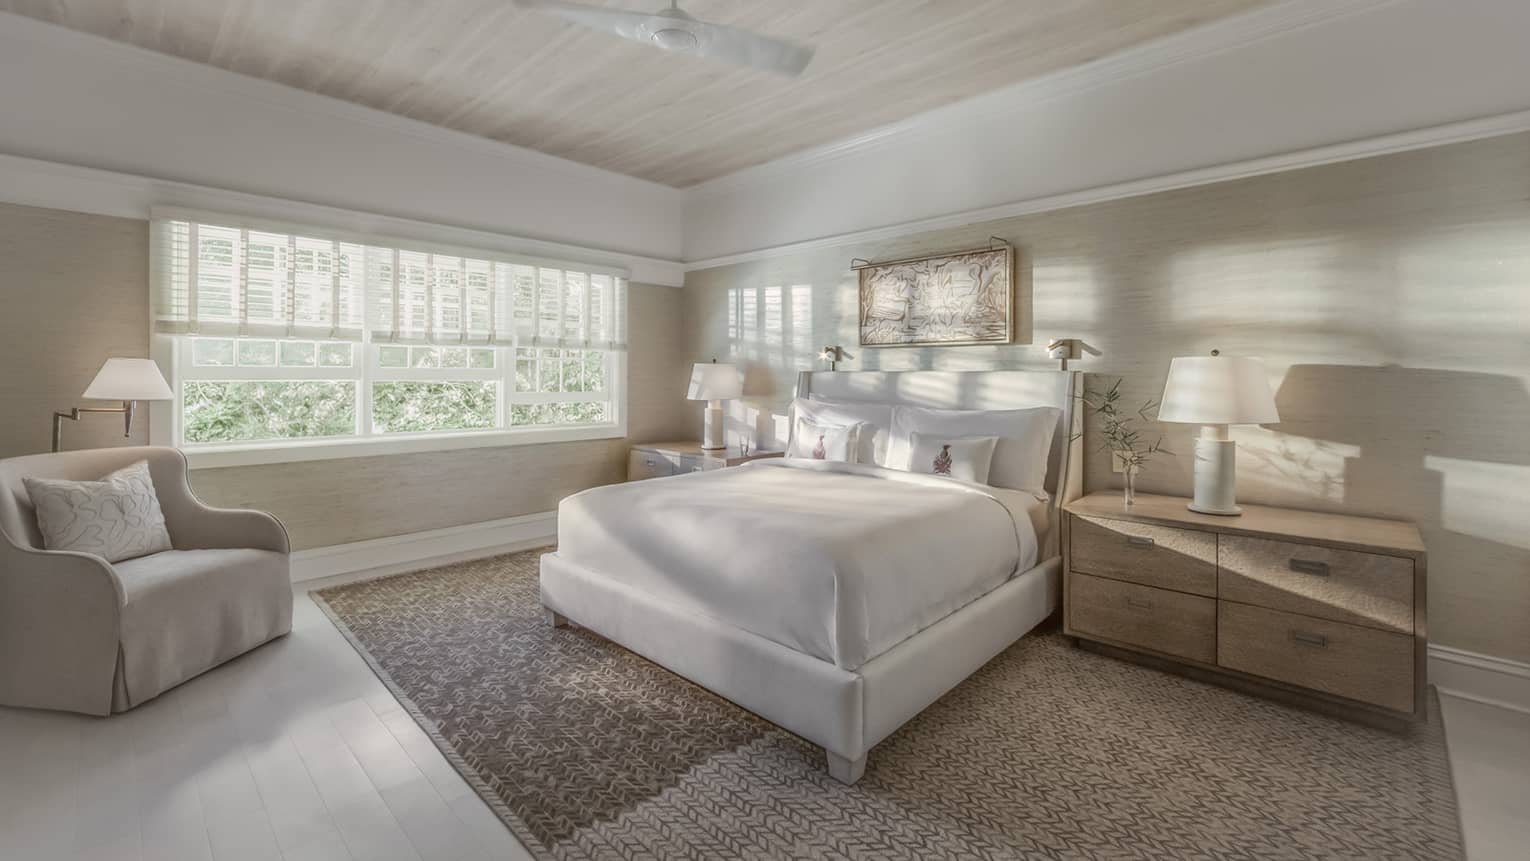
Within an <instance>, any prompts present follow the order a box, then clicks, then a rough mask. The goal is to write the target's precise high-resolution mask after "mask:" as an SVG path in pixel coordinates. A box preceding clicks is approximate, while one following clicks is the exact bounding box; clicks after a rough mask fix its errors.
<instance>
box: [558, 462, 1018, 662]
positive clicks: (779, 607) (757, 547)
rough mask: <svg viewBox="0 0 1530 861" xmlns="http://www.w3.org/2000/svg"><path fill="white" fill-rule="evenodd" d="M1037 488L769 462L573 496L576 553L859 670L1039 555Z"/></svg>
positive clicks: (570, 541)
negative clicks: (1027, 489)
mask: <svg viewBox="0 0 1530 861" xmlns="http://www.w3.org/2000/svg"><path fill="white" fill-rule="evenodd" d="M1040 506H1041V502H1040V501H1039V500H1038V499H1037V498H1036V497H1035V496H1033V495H1031V494H1029V493H1025V492H1022V491H1014V490H1004V489H1001V488H994V487H987V486H984V485H976V484H968V483H966V482H959V481H954V480H951V479H947V478H936V477H934V476H927V475H918V474H914V473H908V472H902V471H899V470H891V469H883V468H881V467H875V466H867V465H860V464H846V463H832V462H825V461H816V460H799V459H774V460H762V461H755V462H753V463H750V464H747V465H744V466H740V467H735V468H732V469H723V470H717V471H714V472H705V473H691V474H689V475H683V476H675V477H672V478H660V479H651V480H649V481H640V482H631V483H628V484H618V485H610V486H607V487H597V488H594V489H591V490H587V491H584V492H583V493H578V494H575V495H573V496H570V497H568V498H567V499H565V500H563V502H562V504H561V505H559V507H558V553H559V555H560V556H562V557H563V558H565V559H566V560H567V561H569V562H572V563H574V564H576V565H580V566H583V567H585V568H587V569H590V570H592V571H594V572H596V573H598V574H600V575H603V576H605V577H608V578H612V579H614V580H617V581H619V582H621V583H624V584H626V585H627V586H629V587H632V588H635V589H638V590H641V591H643V592H645V593H648V594H650V595H653V596H655V597H658V598H660V599H662V600H664V601H667V602H669V603H671V604H672V605H675V606H677V607H680V608H683V609H686V610H689V611H691V612H695V613H701V614H704V615H707V616H710V617H712V618H715V619H717V620H719V621H722V622H726V623H728V624H731V625H734V626H735V627H738V628H742V629H744V630H747V631H750V632H752V633H755V634H758V635H759V636H761V637H765V638H767V639H770V640H773V641H775V642H777V643H780V644H781V645H783V646H787V647H789V648H792V649H796V650H798V651H800V652H803V653H806V654H808V655H812V656H813V657H816V658H820V659H822V660H825V661H829V662H831V663H834V664H836V665H838V666H840V667H843V668H845V669H847V670H853V669H855V668H857V667H859V666H861V665H862V664H864V663H866V662H867V661H869V660H871V659H872V658H875V657H876V656H877V655H880V654H882V653H883V652H885V651H887V650H888V649H889V648H891V647H893V646H895V645H897V644H898V643H899V642H901V641H903V640H905V639H907V638H908V637H911V636H913V635H914V634H916V633H918V632H919V631H921V630H923V629H924V628H927V627H929V626H930V625H932V624H934V623H936V622H938V621H940V620H941V619H943V618H945V617H946V616H948V615H950V614H951V613H952V612H954V611H956V610H958V609H960V608H961V607H963V606H964V605H966V604H967V603H969V602H971V601H973V600H974V599H976V598H979V597H981V596H982V595H984V594H986V593H987V592H989V591H990V590H992V589H994V588H995V587H997V586H999V585H1000V584H1002V583H1004V582H1005V581H1006V580H1008V579H1009V578H1010V576H1011V575H1013V574H1014V573H1016V572H1017V571H1023V570H1026V569H1029V568H1031V567H1032V566H1034V565H1035V564H1036V555H1037V537H1036V528H1035V526H1033V521H1032V519H1031V512H1032V511H1033V510H1034V509H1036V508H1038V507H1040Z"/></svg>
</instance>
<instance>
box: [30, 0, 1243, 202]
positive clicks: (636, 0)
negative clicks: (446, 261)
mask: <svg viewBox="0 0 1530 861" xmlns="http://www.w3.org/2000/svg"><path fill="white" fill-rule="evenodd" d="M587 2H595V3H599V4H600V5H608V6H616V7H621V8H627V9H637V10H648V9H649V8H650V7H653V8H658V7H661V6H662V5H663V2H662V0H587ZM1272 2H1273V0H961V2H950V0H948V2H934V0H771V2H745V0H692V2H688V3H685V4H683V6H684V8H686V9H687V10H688V11H690V12H691V13H692V14H695V15H697V16H698V17H701V18H703V19H707V20H712V21H716V22H719V23H725V24H732V25H736V26H742V27H747V28H750V29H755V30H758V31H760V32H763V33H766V34H769V35H774V36H780V37H786V38H792V39H797V40H800V41H807V42H811V43H815V44H816V45H817V46H818V54H817V56H816V57H815V58H814V60H813V62H812V64H810V65H809V67H808V69H807V72H806V73H805V74H804V75H803V76H802V77H801V78H799V79H797V80H793V81H788V80H783V79H780V78H777V77H774V76H771V75H768V74H764V73H759V72H752V71H747V70H741V69H735V68H733V67H731V66H726V65H720V64H716V63H712V62H708V61H704V60H699V59H695V58H690V57H681V56H672V55H666V54H663V53H661V52H659V51H657V50H654V49H652V48H649V47H646V46H643V45H637V44H633V43H629V42H625V41H623V40H620V39H616V38H612V37H607V36H604V35H601V34H598V33H591V32H587V31H583V30H580V29H578V28H575V27H572V26H570V25H567V24H564V23H562V22H560V21H557V20H554V19H551V18H547V17H545V16H542V15H539V14H536V13H532V12H527V11H523V10H520V9H518V8H516V7H515V6H514V4H513V3H512V2H511V0H431V2H421V0H0V11H11V12H16V13H19V14H22V15H26V16H29V17H32V18H37V19H40V20H44V21H48V22H52V23H57V24H60V25H63V26H66V27H69V28H72V29H76V30H80V31H84V32H89V33H93V34H96V35H100V36H105V37H107V38H111V39H114V40H118V41H122V42H127V43H131V44H134V45H138V46H141V47H144V48H148V49H151V50H155V51H160V52H163V53H167V54H172V55H175V56H179V57H183V58H186V59H190V60H194V61H197V62H201V63H206V64H209V65H212V66H216V67H220V68H224V69H228V70H231V71H234V72H239V73H241V74H245V75H250V76H253V77H257V78H263V79H266V80H271V81H275V82H278V83H282V84H286V85H289V86H292V87H296V88H299V89H303V90H308V91H311V92H316V93H321V94H324V95H328V96H332V97H335V98H339V99H344V100H346V101H350V102H355V103H358V104H363V105H367V106H369V107H373V108H378V109H381V110H385V111H389V112H392V113H395V114H400V115H403V116H407V117H411V118H413V119H417V120H421V121H424V122H427V123H431V124H434V125H439V126H444V127H447V128H452V129H457V130H459V131H464V132H468V133H471V134H475V135H480V136H483V137H487V138H491V139H494V140H499V141H503V142H506V143H511V144H517V145H520V146H524V147H528V148H530V149H535V150H539V151H542V152H545V153H549V154H552V155H556V156H561V157H564V158H568V159H571V160H574V161H578V162H583V163H585V164H590V165H594V166H596V167H601V168H605V169H608V170H613V171H616V172H619V173H625V174H628V175H631V176H636V177H641V178H644V179H650V180H653V181H656V182H660V183H664V184H667V185H673V186H677V187H685V186H689V185H693V184H695V183H697V182H701V181H704V180H707V179H711V178H714V177H718V176H722V175H726V174H729V173H733V172H735V171H738V170H740V169H743V168H746V167H750V166H752V165H756V164H761V163H764V162H767V161H770V160H773V159H776V158H779V157H781V156H784V155H787V154H790V153H792V152H796V151H799V150H802V149H805V148H808V147H812V146H815V145H820V144H824V143H828V142H831V141H836V140H839V139H842V138H846V137H849V136H853V135H855V134H857V133H859V132H863V131H865V130H867V129H870V128H873V127H876V126H880V125H884V124H887V123H891V122H895V121H898V120H901V119H904V118H907V117H909V116H912V115H914V114H917V113H921V112H923V111H926V110H929V109H931V108H935V107H938V106H941V105H944V104H948V103H950V102H953V101H957V100H961V99H964V98H969V97H972V96H975V95H979V94H981V93H984V92H988V91H991V90H994V89H997V88H1000V87H1003V86H1006V85H1009V84H1013V83H1017V82H1020V81H1024V80H1028V79H1031V78H1035V77H1037V76H1040V75H1043V74H1046V73H1048V72H1053V71H1057V70H1059V69H1063V68H1067V67H1070V66H1075V65H1078V64H1081V63H1084V62H1087V61H1089V60H1093V59H1097V58H1099V57H1102V56H1106V55H1109V54H1112V53H1115V52H1118V51H1120V50H1123V49H1125V48H1128V47H1131V46H1133V45H1137V44H1141V43H1143V42H1145V41H1149V40H1152V39H1156V38H1160V37H1163V36H1167V35H1170V34H1173V33H1176V32H1180V31H1182V30H1185V29H1187V28H1190V27H1193V26H1196V25H1198V24H1202V23H1206V22H1208V21H1211V20H1215V19H1218V18H1223V17H1226V16H1229V15H1232V14H1236V13H1239V12H1244V11H1248V10H1250V9H1253V8H1256V7H1259V6H1265V5H1270V4H1271V3H1272Z"/></svg>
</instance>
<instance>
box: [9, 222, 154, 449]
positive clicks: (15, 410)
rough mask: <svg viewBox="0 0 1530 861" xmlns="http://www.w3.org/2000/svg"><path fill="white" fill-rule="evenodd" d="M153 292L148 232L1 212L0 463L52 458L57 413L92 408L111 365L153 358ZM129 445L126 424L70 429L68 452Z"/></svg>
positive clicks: (145, 420)
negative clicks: (88, 394) (91, 388)
mask: <svg viewBox="0 0 1530 861" xmlns="http://www.w3.org/2000/svg"><path fill="white" fill-rule="evenodd" d="M148 284H149V225H148V222H145V221H136V220H133V219H127V218H110V217H107V216H101V215H82V214H80V213H77V212H63V211H61V210H56V209H38V208H36V207H30V206H13V205H10V204H0V457H10V456H12V455H18V454H30V453H32V452H39V451H47V450H48V445H49V433H50V428H51V424H50V422H51V421H52V416H53V412H54V410H66V411H67V410H68V409H70V408H71V407H76V406H85V405H89V404H88V403H87V402H86V401H85V400H83V399H82V398H81V397H80V393H81V392H83V391H85V387H86V386H88V385H90V381H91V379H92V378H94V377H95V375H96V372H97V371H99V370H101V365H102V364H103V363H104V362H105V361H106V360H107V359H108V358H110V357H112V356H130V357H143V356H147V355H148V354H149V334H148V333H149V288H148ZM90 403H94V404H95V405H96V406H112V404H110V403H107V402H90ZM147 413H148V411H147V410H144V411H143V412H142V413H141V414H140V415H138V416H137V417H136V418H135V419H134V422H133V438H132V440H131V441H132V442H135V443H140V444H141V443H144V442H146V441H147V440H148V438H149V433H148V430H149V417H148V415H147ZM124 442H125V440H123V438H122V416H114V415H86V416H84V417H82V418H81V419H80V420H79V421H77V422H70V421H66V422H64V445H65V446H66V447H68V448H96V447H99V446H108V445H121V444H123V443H124Z"/></svg>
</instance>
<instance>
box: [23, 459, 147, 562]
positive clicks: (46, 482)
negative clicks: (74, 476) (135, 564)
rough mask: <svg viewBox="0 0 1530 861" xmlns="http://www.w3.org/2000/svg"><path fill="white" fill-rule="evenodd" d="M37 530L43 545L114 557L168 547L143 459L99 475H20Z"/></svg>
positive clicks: (136, 554) (47, 547)
mask: <svg viewBox="0 0 1530 861" xmlns="http://www.w3.org/2000/svg"><path fill="white" fill-rule="evenodd" d="M21 481H22V483H23V484H24V485H26V488H27V495H28V496H30V497H31V498H32V507H33V508H34V509H35V510H36V511H37V530H38V531H39V532H41V533H42V539H43V547H45V548H46V549H48V550H73V551H77V552H79V553H94V554H95V555H97V556H100V557H103V558H104V559H106V561H108V562H120V561H122V560H123V559H132V558H134V557H137V556H148V555H149V554H150V553H159V552H161V551H163V550H169V549H171V547H172V545H171V544H170V532H169V530H167V529H166V528H165V514H164V512H163V511H161V510H160V508H159V497H158V496H156V495H155V493H154V480H153V479H152V478H150V476H149V462H148V461H146V460H140V461H139V462H137V463H135V464H133V465H131V466H125V467H123V468H122V469H119V470H117V471H116V472H113V473H111V474H110V475H107V476H106V477H105V478H102V479H101V480H100V481H64V480H62V479H56V478H23V479H22V480H21Z"/></svg>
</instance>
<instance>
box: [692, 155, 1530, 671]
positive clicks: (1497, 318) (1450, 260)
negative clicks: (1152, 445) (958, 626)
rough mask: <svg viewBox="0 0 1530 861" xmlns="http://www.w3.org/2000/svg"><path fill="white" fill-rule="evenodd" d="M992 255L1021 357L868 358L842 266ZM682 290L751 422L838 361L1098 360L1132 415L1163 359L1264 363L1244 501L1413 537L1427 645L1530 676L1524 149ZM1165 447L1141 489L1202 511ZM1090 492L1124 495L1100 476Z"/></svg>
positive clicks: (979, 227)
mask: <svg viewBox="0 0 1530 861" xmlns="http://www.w3.org/2000/svg"><path fill="white" fill-rule="evenodd" d="M990 235H997V236H1000V237H1002V238H1004V239H1007V240H1009V241H1011V242H1013V243H1015V245H1016V248H1017V257H1018V262H1017V265H1018V268H1019V270H1020V277H1019V278H1018V279H1017V281H1018V290H1019V301H1018V306H1019V308H1020V309H1021V325H1020V327H1019V331H1020V334H1019V339H1018V340H1019V343H1017V344H1015V345H1013V346H1007V347H960V348H920V349H908V348H901V349H881V350H876V349H862V348H860V347H857V346H855V343H856V314H857V311H856V288H855V278H854V273H852V272H851V271H850V270H849V263H850V260H851V258H853V257H862V258H868V259H872V260H876V259H891V258H898V257H906V256H911V255H915V254H919V253H923V252H934V251H942V250H952V249H959V248H966V247H972V246H977V245H982V244H983V243H984V242H986V241H987V238H988V237H989V236H990ZM685 293H686V294H687V299H686V303H685V309H686V315H687V316H686V332H687V336H688V338H689V339H690V340H689V343H690V353H691V355H692V356H693V357H695V358H698V359H700V358H710V357H711V356H713V355H716V356H718V357H719V358H722V357H725V356H729V357H732V358H734V359H735V360H737V361H739V362H741V363H742V364H743V365H744V366H745V367H746V369H747V370H746V378H745V380H746V382H745V393H746V397H747V398H748V400H749V403H750V404H752V405H753V406H755V407H759V408H761V409H774V408H779V407H781V406H782V405H784V404H785V403H786V402H787V401H788V400H789V399H790V397H791V390H792V385H793V383H794V381H795V375H796V372H797V371H798V370H800V369H804V368H811V367H821V364H819V363H816V362H815V361H814V358H813V357H814V356H815V355H816V353H817V351H818V349H819V348H821V347H822V346H824V345H827V344H843V345H845V346H846V348H847V349H848V350H849V351H850V352H851V353H853V354H854V358H853V359H851V360H850V361H849V362H847V363H846V364H844V365H841V367H842V368H846V367H848V368H884V369H910V368H940V369H951V370H959V369H983V368H1007V367H1013V368H1023V367H1036V368H1042V367H1055V364H1052V363H1049V362H1048V361H1047V360H1046V359H1045V356H1044V352H1043V350H1042V346H1043V345H1045V343H1046V342H1047V341H1048V340H1049V339H1051V338H1058V337H1079V338H1083V339H1084V340H1085V341H1087V342H1088V343H1089V344H1091V345H1093V346H1094V347H1096V348H1098V349H1099V350H1101V351H1102V352H1103V355H1101V356H1099V357H1097V358H1090V359H1087V360H1086V361H1083V362H1081V363H1079V365H1078V367H1081V368H1083V369H1084V370H1086V371H1089V372H1091V374H1092V376H1091V378H1090V384H1091V385H1099V384H1101V382H1108V381H1109V380H1110V379H1112V378H1114V377H1116V376H1120V377H1122V378H1124V384H1123V391H1124V392H1126V396H1127V398H1128V399H1129V400H1133V401H1141V400H1145V399H1147V398H1153V397H1156V396H1157V395H1158V394H1159V392H1160V391H1161V389H1162V386H1163V381H1164V376H1165V374H1166V373H1167V371H1168V363H1169V359H1170V358H1171V357H1172V356H1175V355H1187V354H1200V353H1205V352H1206V351H1209V350H1211V349H1212V348H1219V349H1221V350H1222V351H1224V352H1226V353H1233V354H1251V355H1260V356H1263V357H1264V358H1265V360H1266V362H1267V363H1268V365H1269V368H1270V373H1271V383H1272V384H1273V385H1274V386H1275V387H1276V391H1277V403H1278V405H1279V408H1280V413H1281V417H1282V421H1281V423H1280V424H1278V425H1274V426H1270V427H1268V428H1258V427H1248V428H1239V429H1236V430H1235V431H1234V433H1235V437H1236V438H1237V439H1238V441H1239V452H1238V454H1239V457H1238V460H1239V470H1238V478H1239V498H1240V499H1242V500H1244V501H1247V502H1261V503H1267V504H1273V505H1285V506H1300V507H1309V508H1315V509H1322V510H1333V511H1347V512H1353V513H1363V514H1373V515H1381V516H1390V517H1402V518H1409V519H1413V520H1416V521H1418V522H1419V523H1420V524H1421V525H1422V527H1423V530H1424V536H1425V539H1426V541H1427V542H1428V545H1429V551H1430V566H1429V567H1430V594H1429V617H1430V635H1431V639H1432V640H1433V641H1434V642H1437V643H1442V644H1445V645H1450V646H1455V647H1458V648H1462V649H1468V650H1471V651H1477V652H1483V653H1487V654H1493V655H1499V656H1503V657H1508V658H1512V659H1516V660H1521V661H1524V660H1530V636H1526V630H1527V628H1526V624H1527V623H1526V620H1527V619H1530V537H1527V534H1530V533H1527V531H1526V529H1525V527H1524V524H1526V523H1530V433H1527V431H1526V428H1530V135H1525V134H1521V135H1512V136H1506V137H1501V138H1496V139H1492V140H1486V141H1478V142H1473V143H1465V144H1457V145H1452V146H1449V147H1441V148H1437V149H1432V150H1425V151H1419V152H1413V153H1405V154H1398V155H1391V156H1384V157H1379V158H1373V159H1367V160H1363V161H1356V162H1349V163H1344V164H1337V165H1329V166H1324V167H1317V168H1310V169H1305V170H1300V171H1292V172H1288V173H1283V174H1276V175H1271V176H1265V177H1257V178H1253V179H1247V180H1240V181H1236V182H1228V183H1220V184H1217V185H1211V186H1203V187H1200V188H1193V189H1187V190H1182V191H1175V192H1167V193H1161V194H1155V195H1151V196H1146V197H1140V198H1135V199H1130V200H1122V201H1114V202H1110V203H1104V204H1098V205H1094V206H1088V207H1080V208H1076V209H1070V210H1063V211H1057V212H1050V213H1042V214H1038V215H1032V216H1025V217H1021V218H1014V219H1006V220H1001V221H992V222H986V223H981V224H973V225H970V226H968V227H964V228H960V229H954V230H948V231H941V232H937V233H929V234H921V235H917V236H911V237H907V238H904V239H900V240H897V241H888V242H881V243H875V244H860V245H848V246H845V247H841V248H836V249H831V250H826V251H813V252H807V253H803V254H799V255H795V256H787V257H780V258H775V259H771V260H766V261H761V262H755V263H745V264H738V265H734V266H727V267H719V268H715V269H709V270H704V271H699V272H693V273H691V274H690V275H689V276H688V277H687V279H686V288H685ZM730 307H731V308H732V309H733V310H732V312H731V313H730ZM1160 429H1161V430H1162V432H1163V434H1164V436H1165V439H1166V445H1167V446H1168V448H1170V449H1171V450H1173V451H1175V452H1177V453H1178V455H1177V456H1176V457H1164V458H1161V459H1159V460H1157V461H1155V463H1154V464H1153V465H1152V466H1151V467H1150V468H1149V469H1148V471H1147V472H1146V473H1144V474H1143V476H1142V479H1141V483H1140V487H1141V488H1142V489H1143V490H1145V491H1156V492H1168V493H1179V494H1186V495H1188V493H1189V491H1190V486H1191V468H1192V458H1191V456H1190V452H1191V451H1192V445H1191V439H1192V436H1193V433H1194V428H1191V427H1188V426H1176V425H1163V426H1161V427H1160ZM1088 435H1089V439H1088V440H1087V441H1088V443H1089V445H1090V450H1091V452H1093V451H1096V450H1097V443H1098V437H1097V436H1095V435H1094V433H1093V430H1092V428H1091V429H1090V430H1089V432H1088ZM1087 481H1088V484H1089V485H1090V487H1091V488H1100V487H1106V486H1110V485H1111V484H1112V483H1113V476H1112V475H1111V473H1110V472H1109V465H1108V460H1107V459H1106V458H1105V457H1102V456H1099V455H1097V454H1095V455H1092V456H1091V457H1090V458H1089V462H1088V469H1087Z"/></svg>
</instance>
